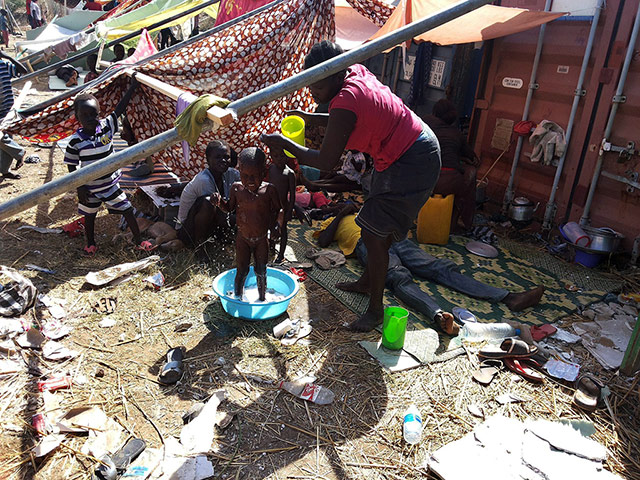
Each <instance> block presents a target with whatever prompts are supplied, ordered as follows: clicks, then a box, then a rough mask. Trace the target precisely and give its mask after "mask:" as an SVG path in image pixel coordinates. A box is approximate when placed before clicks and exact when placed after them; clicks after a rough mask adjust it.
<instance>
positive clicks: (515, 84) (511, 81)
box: [502, 77, 524, 89]
mask: <svg viewBox="0 0 640 480" xmlns="http://www.w3.org/2000/svg"><path fill="white" fill-rule="evenodd" d="M522 85H524V82H523V81H522V79H521V78H513V77H504V78H503V79H502V86H503V87H505V88H515V89H520V88H522Z"/></svg>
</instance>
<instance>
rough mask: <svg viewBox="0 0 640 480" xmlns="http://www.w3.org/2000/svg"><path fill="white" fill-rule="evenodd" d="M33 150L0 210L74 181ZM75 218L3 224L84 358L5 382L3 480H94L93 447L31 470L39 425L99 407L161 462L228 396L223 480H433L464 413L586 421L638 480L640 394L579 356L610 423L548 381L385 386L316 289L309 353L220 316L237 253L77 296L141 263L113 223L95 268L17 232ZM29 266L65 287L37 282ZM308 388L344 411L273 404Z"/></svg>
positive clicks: (73, 246) (307, 298) (384, 377)
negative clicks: (597, 379) (607, 404)
mask: <svg viewBox="0 0 640 480" xmlns="http://www.w3.org/2000/svg"><path fill="white" fill-rule="evenodd" d="M39 85H40V83H38V84H36V87H37V88H40V87H39ZM42 91H43V93H42V94H39V96H36V94H35V93H34V94H32V95H30V97H29V103H37V100H38V99H39V98H40V95H41V96H42V98H44V97H46V96H47V95H48V93H46V92H44V88H42ZM27 149H28V151H29V152H30V153H31V152H34V153H37V154H38V155H40V157H41V158H42V162H41V163H39V164H35V165H25V166H24V167H23V168H22V169H21V170H20V173H21V174H22V175H23V178H22V179H20V180H7V181H4V182H2V183H0V202H5V201H7V200H9V199H11V198H15V197H16V196H18V195H20V194H22V193H25V192H28V191H30V190H31V189H33V188H35V187H37V186H39V185H42V184H43V183H46V182H48V181H50V180H51V179H53V178H58V177H60V176H61V175H64V174H65V173H66V168H65V167H64V165H63V164H62V151H61V150H60V149H59V148H56V147H53V148H42V147H38V146H27ZM75 218H77V215H76V196H75V193H74V192H72V193H68V194H66V195H63V196H61V197H58V198H50V199H44V200H43V201H42V202H41V203H40V204H39V205H38V206H37V207H35V208H32V209H29V210H27V211H25V212H22V213H21V214H19V215H16V216H14V217H12V218H11V219H9V220H5V221H2V222H0V245H1V248H0V264H2V265H6V266H12V267H14V268H17V269H19V270H21V271H22V273H23V274H24V275H25V276H27V277H28V278H30V279H32V281H33V282H34V284H35V285H36V287H37V288H38V290H39V291H40V292H41V293H46V294H48V295H49V296H51V297H55V298H58V299H61V300H63V301H64V302H65V303H64V307H65V310H66V312H67V317H66V318H65V320H64V322H65V324H67V325H69V326H71V327H73V331H72V332H71V334H70V335H69V336H68V337H66V338H65V339H63V340H61V342H62V343H63V344H65V345H66V346H68V347H69V348H73V349H75V350H77V351H78V352H79V355H78V356H77V357H76V358H75V359H73V360H70V361H63V362H54V361H48V360H45V359H43V358H42V356H41V355H40V354H39V353H38V352H36V351H27V350H23V351H22V353H21V357H22V359H23V360H24V361H25V362H26V363H27V364H28V365H29V370H28V371H25V372H23V373H20V374H18V375H14V376H11V377H9V378H5V379H2V380H0V417H1V418H2V419H3V421H2V424H1V426H0V429H1V433H0V478H9V479H32V478H34V479H42V480H50V479H51V480H55V479H63V478H64V479H67V480H74V479H80V478H89V474H90V471H91V470H92V469H93V467H94V465H95V464H96V462H95V461H94V460H93V459H91V458H87V457H86V456H84V455H83V454H81V453H80V449H81V446H82V444H83V442H84V441H85V438H83V437H78V436H72V435H70V436H68V437H67V439H65V441H64V442H63V445H62V446H61V447H59V448H58V449H57V450H55V451H54V452H52V453H51V454H49V455H47V456H46V457H44V458H42V459H39V460H36V459H34V458H33V457H32V456H31V455H30V450H31V449H32V448H33V446H34V444H35V443H36V435H35V432H34V431H33V429H32V428H31V426H30V424H31V418H32V416H33V415H34V414H35V413H37V412H42V411H43V410H45V409H52V410H55V411H57V412H60V411H64V410H67V409H69V408H71V407H77V406H85V405H95V406H99V407H100V408H102V409H103V410H104V412H105V413H106V414H107V415H108V416H110V417H111V418H113V419H115V421H116V422H117V423H119V424H120V425H121V426H122V427H123V428H124V429H125V430H126V431H128V432H129V433H130V434H131V435H135V436H137V437H140V438H143V439H145V441H146V442H147V444H148V445H149V446H154V447H160V446H161V445H162V443H163V442H164V441H165V440H166V439H167V438H168V437H169V436H178V435H179V432H180V428H181V427H182V419H181V415H182V414H183V413H184V412H185V411H186V410H188V409H189V407H190V406H191V405H193V403H195V402H197V401H201V400H204V399H206V398H208V396H209V395H210V394H211V393H212V392H214V391H216V390H218V389H224V390H226V392H227V395H228V399H227V400H226V401H225V402H223V403H222V405H221V407H220V409H221V410H223V411H225V412H228V413H229V414H230V415H233V420H232V421H231V423H230V424H229V425H228V426H227V427H226V428H224V429H218V430H217V431H216V439H215V442H214V449H213V450H212V451H211V452H210V453H209V455H208V457H209V458H210V459H211V461H212V462H213V464H214V469H215V475H214V478H224V479H230V478H236V479H238V478H242V479H274V480H276V479H285V478H289V479H306V478H309V479H311V478H321V479H336V480H337V479H360V478H362V479H418V478H427V476H428V472H427V469H426V467H425V464H424V462H425V460H427V459H428V458H429V455H430V453H432V452H434V451H435V450H437V449H438V448H439V447H441V446H443V445H445V444H447V443H449V442H451V441H454V440H457V439H459V438H460V437H462V436H463V435H464V434H466V433H468V432H469V431H471V430H472V428H473V427H474V425H476V424H478V423H480V422H481V420H480V419H478V418H476V417H474V416H473V415H471V413H469V410H468V406H469V405H471V404H475V405H478V406H479V407H481V408H482V409H483V410H484V413H485V415H486V416H490V415H492V414H495V413H501V414H503V415H505V416H510V417H516V418H520V419H524V418H529V417H533V418H545V419H549V420H557V419H585V420H590V421H592V422H593V423H594V425H595V427H596V430H597V431H596V434H595V438H596V439H597V440H598V441H599V442H601V443H602V444H604V445H605V446H606V447H607V448H608V451H609V457H608V459H607V461H606V467H607V468H608V469H610V470H612V471H614V472H617V473H619V474H620V475H621V476H622V477H623V478H629V479H632V478H636V479H638V478H640V465H639V464H640V462H639V461H638V458H640V455H639V454H640V452H639V441H640V434H639V433H638V432H639V431H640V430H639V427H640V418H639V415H638V410H637V405H638V403H639V402H640V394H639V393H638V392H637V391H636V388H637V386H636V385H637V384H636V383H634V384H633V385H632V384H631V379H627V378H624V377H620V376H618V375H616V374H613V373H609V372H604V371H600V369H599V366H598V364H597V363H596V362H595V361H594V360H593V358H591V357H590V356H589V355H588V354H587V353H586V352H585V351H584V350H582V349H580V348H576V354H578V355H580V356H581V358H582V365H583V368H584V369H585V370H586V371H592V372H594V373H597V374H598V375H600V376H601V378H602V379H603V380H604V381H606V382H607V383H608V384H609V386H610V388H611V389H612V392H613V396H612V410H613V414H614V415H613V418H612V417H611V415H610V414H609V412H608V411H607V410H605V409H602V410H598V411H597V412H595V413H593V414H586V413H584V412H581V411H580V410H577V409H574V408H573V407H572V405H571V398H572V395H573V389H572V388H571V387H570V386H567V385H562V384H559V383H555V382H552V381H545V383H544V384H542V385H533V384H530V383H527V382H525V381H522V379H521V378H520V377H518V376H516V375H514V374H511V373H508V372H504V371H503V372H501V373H500V374H499V376H498V377H497V378H496V379H495V380H494V381H493V382H492V383H491V385H489V386H488V387H481V386H480V385H478V384H477V383H475V382H473V381H472V380H471V372H472V371H473V369H474V367H475V359H474V358H473V356H467V355H462V356H459V357H457V358H455V359H453V360H450V361H448V362H446V363H442V364H429V365H426V366H423V367H421V368H418V369H415V370H411V371H407V372H402V373H396V374H393V375H390V374H388V373H386V372H385V371H384V370H383V369H382V368H381V367H380V366H379V364H378V363H377V362H376V361H374V360H373V359H371V358H370V357H369V356H368V355H367V354H366V352H365V351H364V350H363V349H362V348H361V347H359V346H358V345H357V341H358V340H362V339H368V340H377V339H378V335H379V334H376V333H371V334H352V333H349V332H347V331H345V330H344V329H342V328H341V325H342V324H343V323H344V322H345V321H347V322H348V321H350V320H352V319H353V318H354V314H353V313H351V312H350V311H349V310H347V309H346V308H345V307H344V306H342V305H341V304H340V303H338V302H337V301H336V300H335V299H334V298H333V297H332V296H331V295H330V294H329V293H328V292H327V291H326V290H324V289H323V288H322V287H320V286H319V285H317V284H315V283H314V282H313V281H312V280H311V279H309V280H307V281H305V282H304V283H303V284H302V286H301V291H300V293H299V294H298V295H297V296H296V297H295V299H294V301H293V302H292V305H291V306H290V308H289V311H288V315H289V316H290V317H292V318H303V319H309V320H311V321H312V325H313V332H312V334H311V335H310V336H309V337H308V339H307V340H308V341H303V342H301V344H298V345H295V346H283V345H281V344H280V342H279V341H278V340H276V339H275V338H274V337H273V336H272V334H271V329H272V327H273V326H274V325H275V324H277V323H278V322H280V321H281V320H282V318H279V319H274V320H271V321H265V322H246V321H239V320H233V319H231V318H230V317H228V316H225V315H220V314H219V309H218V308H217V306H216V302H217V300H215V299H213V298H212V297H211V296H209V295H208V293H207V292H208V291H209V290H210V288H211V279H212V278H213V277H214V276H215V275H216V274H218V273H219V272H221V271H223V270H225V269H227V268H230V267H231V266H232V265H233V250H232V249H231V248H230V247H228V246H219V245H211V248H209V253H210V257H211V261H210V262H207V263H205V264H200V263H198V262H197V261H196V259H195V258H194V256H193V255H192V254H191V253H190V252H181V253H178V254H172V255H168V256H166V257H164V258H163V259H162V261H161V263H159V265H158V266H156V267H151V268H149V269H148V270H146V271H145V272H143V273H142V274H140V275H138V276H137V277H135V278H133V280H131V281H129V282H126V283H123V284H121V285H118V286H115V287H107V288H102V289H96V290H92V289H87V288H85V287H84V286H83V284H84V276H85V275H86V273H88V272H89V271H94V270H100V269H103V268H105V267H108V266H112V265H116V264H119V263H123V262H129V261H133V260H136V259H140V258H143V257H144V256H145V255H146V254H142V253H139V252H136V251H134V250H133V249H132V248H130V247H128V246H125V245H123V244H113V243H112V242H111V238H112V237H113V236H114V235H115V234H116V233H118V230H117V218H115V217H113V216H109V215H107V214H106V212H104V211H103V212H102V213H101V214H100V216H99V218H98V222H97V226H96V232H97V237H96V239H97V242H98V245H99V251H98V254H97V255H96V256H95V257H94V258H87V257H85V256H83V255H82V247H83V245H84V241H83V239H82V238H74V239H69V238H68V237H67V236H66V235H64V234H40V233H37V232H34V231H30V230H18V227H20V226H22V225H35V226H38V227H48V228H54V227H60V226H61V225H63V224H66V223H68V222H70V221H71V220H73V219H75ZM28 264H34V265H38V266H40V267H45V268H47V269H51V270H54V271H55V273H53V274H46V273H41V272H36V271H30V270H28V269H27V267H26V265H28ZM157 271H161V272H162V273H163V275H164V277H165V278H166V285H165V286H164V287H163V288H162V289H161V290H160V291H154V290H153V289H151V288H149V287H148V286H147V285H145V282H144V281H143V278H144V277H145V276H146V274H149V273H155V272H157ZM103 297H114V298H116V299H117V308H116V310H115V313H113V314H112V315H110V318H113V319H115V320H116V324H115V326H113V327H111V328H100V327H98V323H99V322H100V321H101V320H102V319H103V318H104V317H105V316H104V315H103V314H99V313H96V312H95V311H93V308H92V307H93V305H95V304H96V303H97V302H98V301H99V299H100V298H103ZM46 318H47V313H46V312H45V311H44V310H43V309H38V310H37V312H36V311H32V312H31V313H29V317H28V319H29V320H30V321H32V322H34V323H36V324H38V323H41V322H43V321H44V320H46ZM576 319H577V317H573V318H570V319H567V322H571V321H573V320H576ZM186 324H191V325H190V326H189V327H187V325H186ZM177 326H180V328H176V327H177ZM184 329H186V330H184ZM177 330H178V331H177ZM183 330H184V331H183ZM175 346H184V347H185V349H186V355H185V358H186V368H185V375H184V377H183V378H182V380H181V381H180V382H179V383H178V384H177V385H175V386H171V387H166V386H162V385H160V384H159V383H158V382H157V380H156V377H157V374H158V371H159V368H160V366H161V365H162V363H163V362H164V357H165V355H166V352H167V350H168V349H169V348H171V347H175ZM221 359H223V360H221ZM52 373H67V374H69V375H71V376H72V377H73V378H74V380H75V384H74V386H73V387H72V388H70V389H67V390H59V391H58V392H56V393H55V394H54V395H53V397H54V398H55V402H54V403H55V405H54V406H53V407H51V404H48V405H45V404H44V399H43V395H42V394H41V393H40V392H38V389H37V386H36V383H37V380H38V379H40V378H44V377H46V376H48V375H50V374H52ZM300 375H314V376H315V377H317V383H318V384H320V385H322V386H324V387H327V388H330V389H331V390H332V391H333V392H334V393H335V395H336V397H335V401H334V402H333V403H332V404H331V405H327V406H318V405H314V404H310V403H306V402H304V401H302V400H298V399H296V398H295V397H293V396H291V395H290V394H288V393H287V392H285V391H282V390H279V389H277V388H276V382H277V381H279V380H281V379H286V378H294V377H296V376H300ZM636 380H637V378H636ZM507 391H512V392H517V393H519V394H520V395H521V396H523V397H524V398H525V399H526V401H524V402H522V403H518V404H508V405H504V406H501V405H499V404H498V403H497V402H496V400H495V397H496V396H497V395H499V394H500V393H504V392H507ZM411 403H415V404H416V405H417V406H418V408H419V409H420V410H421V412H422V414H423V417H424V424H425V430H424V433H423V437H422V441H421V442H420V443H419V444H418V445H416V446H409V445H407V444H406V443H405V442H404V441H403V440H402V431H401V430H402V415H403V412H404V410H405V409H406V408H407V407H408V406H409V405H410V404H411Z"/></svg>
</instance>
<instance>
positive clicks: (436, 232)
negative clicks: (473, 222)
mask: <svg viewBox="0 0 640 480" xmlns="http://www.w3.org/2000/svg"><path fill="white" fill-rule="evenodd" d="M453 200H454V195H453V194H450V195H447V196H446V197H443V196H442V195H432V196H431V197H430V198H429V200H427V203H425V204H424V206H423V207H422V208H421V209H420V213H418V228H417V237H418V242H419V243H431V244H435V245H446V244H447V243H449V232H450V230H451V215H452V214H453Z"/></svg>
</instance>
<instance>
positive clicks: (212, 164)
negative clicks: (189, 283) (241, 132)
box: [156, 140, 240, 251]
mask: <svg viewBox="0 0 640 480" xmlns="http://www.w3.org/2000/svg"><path fill="white" fill-rule="evenodd" d="M205 156H206V158H207V165H208V168H206V169H204V170H203V171H201V172H200V173H198V174H197V175H196V176H195V177H193V179H192V180H191V181H190V182H189V183H180V184H176V185H171V186H170V187H160V188H158V190H157V193H158V195H160V196H162V197H166V198H173V197H176V196H178V195H180V207H179V208H178V221H177V225H176V227H177V230H174V231H173V232H168V233H167V234H166V235H163V236H160V237H158V238H157V239H156V242H157V244H158V245H160V246H161V247H162V249H163V250H169V251H176V250H180V249H182V248H184V247H185V246H191V247H196V248H198V247H200V246H201V245H202V244H203V243H204V242H205V241H206V240H207V239H209V237H211V235H212V234H215V235H216V236H219V237H225V236H228V235H229V234H230V232H231V230H232V229H233V227H234V226H235V216H234V215H229V214H227V213H224V212H222V211H221V210H220V209H219V208H216V207H214V206H213V205H212V204H211V202H210V201H209V200H210V197H211V195H213V194H214V193H219V194H220V195H221V196H222V198H223V199H225V200H228V199H229V194H230V191H231V186H232V185H233V184H234V183H235V182H238V181H240V172H239V171H238V170H236V169H235V168H233V167H232V164H235V162H233V160H232V156H231V149H230V148H229V145H227V143H226V142H224V141H222V140H214V141H212V142H210V143H209V145H207V149H206V150H205Z"/></svg>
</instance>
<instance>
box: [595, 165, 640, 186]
mask: <svg viewBox="0 0 640 480" xmlns="http://www.w3.org/2000/svg"><path fill="white" fill-rule="evenodd" d="M600 175H602V176H603V177H607V178H610V179H611V180H616V181H618V182H620V183H624V184H625V185H629V186H630V187H633V188H637V189H638V190H640V182H634V181H633V180H631V179H630V178H626V177H623V176H621V175H616V174H615V173H609V172H605V171H604V170H602V171H601V172H600Z"/></svg>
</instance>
